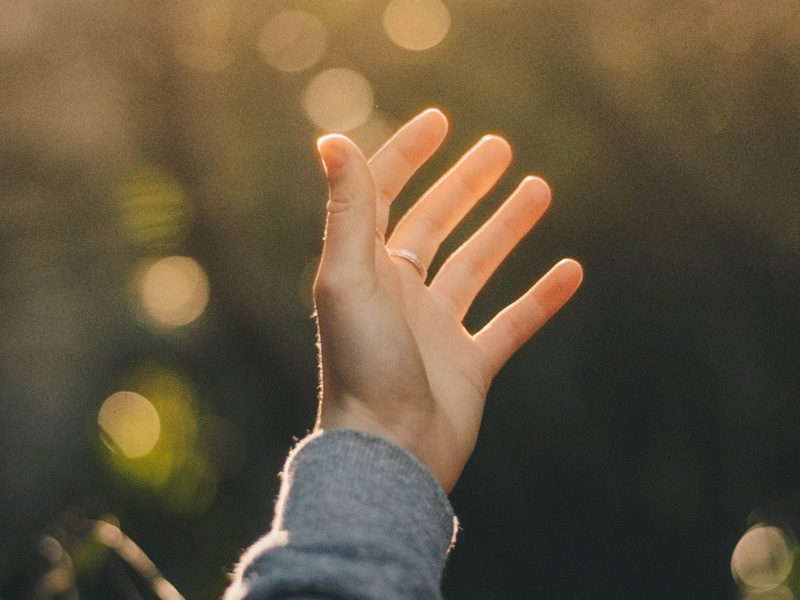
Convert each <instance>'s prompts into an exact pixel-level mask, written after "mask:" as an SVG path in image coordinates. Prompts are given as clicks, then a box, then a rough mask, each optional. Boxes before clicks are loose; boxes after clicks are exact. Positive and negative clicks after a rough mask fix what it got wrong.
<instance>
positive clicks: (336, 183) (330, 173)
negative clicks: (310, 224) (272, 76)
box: [315, 134, 375, 289]
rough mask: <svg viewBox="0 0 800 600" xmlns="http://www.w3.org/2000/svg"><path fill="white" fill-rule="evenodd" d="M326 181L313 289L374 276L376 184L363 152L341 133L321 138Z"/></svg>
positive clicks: (320, 150) (359, 281)
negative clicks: (324, 213)
mask: <svg viewBox="0 0 800 600" xmlns="http://www.w3.org/2000/svg"><path fill="white" fill-rule="evenodd" d="M317 149H318V151H319V155H320V158H321V159H322V163H323V166H324V168H325V175H326V178H327V180H328V203H327V213H328V214H327V223H326V226H325V244H324V246H323V249H322V258H321V260H320V268H319V272H318V274H317V282H316V283H315V288H317V289H318V288H320V287H330V286H331V285H337V286H348V285H357V284H360V283H365V282H369V281H371V280H372V278H373V277H374V260H375V186H374V183H373V181H372V175H371V173H370V170H369V166H368V165H367V161H366V159H365V158H364V155H363V154H361V151H360V150H359V149H358V147H357V146H356V145H355V144H354V143H353V142H352V141H350V140H349V139H348V138H346V137H345V136H343V135H338V134H332V135H326V136H323V137H321V138H320V139H319V140H317Z"/></svg>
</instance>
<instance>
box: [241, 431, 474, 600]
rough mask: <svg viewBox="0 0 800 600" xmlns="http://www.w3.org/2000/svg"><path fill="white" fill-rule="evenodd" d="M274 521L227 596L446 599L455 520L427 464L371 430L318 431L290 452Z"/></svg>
mask: <svg viewBox="0 0 800 600" xmlns="http://www.w3.org/2000/svg"><path fill="white" fill-rule="evenodd" d="M281 478H282V484H281V490H280V493H279V495H278V501H277V503H276V506H275V518H274V521H273V523H272V529H271V531H270V532H269V533H268V534H267V535H266V536H264V537H263V538H261V539H260V540H259V541H258V542H256V543H255V544H254V545H253V546H252V547H251V548H250V549H248V550H247V551H246V552H245V553H244V555H243V556H242V559H241V561H240V563H239V565H238V566H237V568H236V571H235V573H234V580H233V583H232V584H231V586H230V588H229V589H228V591H227V592H226V594H225V600H244V599H246V600H267V599H280V598H283V599H288V598H291V599H293V600H322V599H328V600H330V599H339V600H351V599H365V600H366V599H376V600H377V599H381V600H395V599H397V600H401V599H412V598H414V599H425V600H428V599H440V598H441V597H442V596H441V591H440V587H441V576H442V571H443V569H444V564H445V560H446V557H447V553H448V551H449V549H450V547H451V546H452V544H453V543H454V541H455V534H456V531H457V529H458V521H457V520H456V518H455V516H454V514H453V510H452V507H451V506H450V503H449V501H448V500H447V496H446V495H445V493H444V491H443V490H442V488H441V487H440V486H439V484H438V482H437V481H436V480H435V479H434V477H433V475H432V474H431V473H430V471H428V469H427V468H426V467H425V466H424V465H423V464H422V463H420V462H419V461H418V460H417V459H416V458H414V457H413V456H411V455H410V454H409V453H407V452H406V451H405V450H403V449H401V448H399V447H397V446H395V445H394V444H391V443H390V442H388V441H386V440H384V439H383V438H380V437H376V436H372V435H369V434H367V433H364V432H360V431H355V430H345V429H332V430H328V431H323V432H317V433H314V434H312V435H310V436H308V437H306V438H305V439H304V440H302V441H301V442H300V443H299V444H298V445H297V446H296V447H295V448H294V449H293V450H292V452H291V453H290V454H289V457H288V459H287V461H286V464H285V466H284V470H283V472H282V474H281Z"/></svg>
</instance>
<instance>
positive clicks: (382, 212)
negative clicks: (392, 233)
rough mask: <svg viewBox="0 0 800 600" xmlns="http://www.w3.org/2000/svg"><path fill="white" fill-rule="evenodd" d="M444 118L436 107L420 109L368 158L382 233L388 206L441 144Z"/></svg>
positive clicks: (445, 118) (443, 136) (445, 129)
mask: <svg viewBox="0 0 800 600" xmlns="http://www.w3.org/2000/svg"><path fill="white" fill-rule="evenodd" d="M447 127H448V123H447V117H445V116H444V113H442V111H440V110H439V109H436V108H429V109H427V110H424V111H422V112H421V113H420V114H418V115H417V116H416V117H414V118H413V119H411V120H410V121H409V122H408V123H406V124H405V125H403V126H402V127H401V128H400V129H399V130H398V131H397V133H395V134H394V135H393V136H392V137H391V138H390V139H389V141H388V142H386V143H385V144H384V145H383V146H382V147H381V148H380V150H378V151H377V152H376V153H375V154H374V155H373V157H372V158H370V160H369V167H370V171H372V177H373V179H374V181H375V190H376V192H377V194H378V203H377V207H376V210H377V214H376V217H377V220H376V229H377V230H378V231H379V232H380V233H381V234H384V233H385V232H386V227H387V225H388V223H389V207H390V206H391V204H392V202H393V201H394V199H395V198H396V197H397V195H398V194H399V193H400V191H401V190H402V189H403V187H404V186H405V184H406V183H407V182H408V180H409V179H411V176H412V175H414V173H416V172H417V170H418V169H419V168H420V167H421V166H422V165H423V164H424V163H425V161H426V160H428V158H430V156H431V155H432V154H433V153H434V152H435V151H436V149H437V148H438V147H439V146H440V145H441V144H442V141H444V138H445V136H446V135H447Z"/></svg>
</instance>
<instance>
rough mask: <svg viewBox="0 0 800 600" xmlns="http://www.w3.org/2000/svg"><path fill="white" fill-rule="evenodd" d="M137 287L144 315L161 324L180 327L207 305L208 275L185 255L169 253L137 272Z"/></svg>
mask: <svg viewBox="0 0 800 600" xmlns="http://www.w3.org/2000/svg"><path fill="white" fill-rule="evenodd" d="M137 291H138V294H139V300H140V303H141V306H142V308H143V309H144V310H145V312H146V313H147V316H148V317H149V318H150V319H151V320H152V321H153V322H154V323H155V324H157V325H160V326H163V327H180V326H181V325H187V324H189V323H191V322H192V321H194V320H195V319H197V318H198V317H199V316H200V315H201V314H203V311H204V310H205V309H206V306H207V305H208V299H209V294H210V288H209V283H208V276H207V275H206V273H205V271H204V270H203V268H202V267H201V266H200V264H199V263H198V262H197V261H196V260H194V259H193V258H189V257H188V256H168V257H166V258H162V259H161V260H159V261H157V262H155V263H153V264H151V265H149V266H147V267H146V268H145V269H144V271H143V272H142V273H141V274H139V276H138V281H137Z"/></svg>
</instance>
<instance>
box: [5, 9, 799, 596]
mask: <svg viewBox="0 0 800 600" xmlns="http://www.w3.org/2000/svg"><path fill="white" fill-rule="evenodd" d="M431 105H434V106H439V107H442V108H443V109H444V110H445V111H446V112H447V114H448V115H449V116H450V119H451V124H452V128H451V133H450V136H449V139H448V141H447V142H446V144H445V147H444V149H443V150H442V151H441V152H440V153H439V154H438V155H437V156H436V157H435V158H434V159H433V160H432V161H431V162H430V164H429V165H428V166H426V167H425V168H424V169H423V170H422V171H421V173H420V174H419V176H418V177H417V178H415V179H414V180H413V181H412V183H411V184H410V185H409V186H408V189H407V190H406V191H405V192H404V194H403V196H402V197H401V198H400V199H399V200H398V201H397V207H398V209H397V210H398V212H402V210H403V209H404V208H406V207H408V206H409V205H410V204H411V203H412V202H413V200H414V199H415V197H417V196H418V194H419V193H420V192H421V191H423V190H424V189H425V188H426V187H427V186H428V185H430V184H431V183H432V182H433V181H435V179H436V178H437V177H438V175H439V174H441V172H442V171H443V169H445V168H446V167H447V166H448V165H449V164H451V163H452V162H453V161H454V160H455V159H457V157H458V156H459V155H460V153H461V152H463V151H464V150H466V149H467V148H468V147H469V145H470V144H471V143H472V142H474V141H475V140H476V139H478V138H479V137H480V136H481V135H483V134H484V133H486V132H498V133H502V134H504V135H505V136H506V137H507V138H508V139H509V141H510V142H511V143H512V145H513V146H514V148H515V151H516V159H515V162H514V164H513V165H512V168H511V169H510V172H509V175H508V177H506V178H505V179H504V180H503V182H502V183H501V184H500V185H499V186H498V187H497V189H496V190H495V192H494V193H492V194H491V195H490V196H489V197H487V198H486V200H485V201H484V202H483V203H482V204H481V206H480V207H479V208H478V209H476V211H475V212H474V214H473V215H472V216H471V217H469V218H468V219H467V220H466V222H465V223H464V224H463V227H461V228H460V229H459V230H457V232H456V234H455V235H454V236H453V239H452V240H451V241H450V242H449V243H448V245H447V246H446V247H445V248H444V249H443V254H445V255H446V253H447V251H449V250H452V249H453V248H455V247H457V245H458V244H459V243H460V242H462V241H463V240H464V239H465V238H466V236H467V235H468V234H469V233H470V231H472V230H473V229H474V228H475V226H476V224H478V223H480V222H481V221H482V220H483V219H484V218H485V217H486V216H487V215H488V214H490V213H491V211H492V210H493V209H494V208H496V207H497V205H498V204H499V202H500V201H501V200H502V198H503V197H504V195H505V194H506V193H508V192H509V191H510V190H511V189H513V187H514V186H515V185H516V183H517V182H518V181H519V180H520V179H521V178H522V177H523V176H524V175H526V174H529V173H535V174H539V175H542V176H543V177H545V178H546V179H547V180H548V181H549V182H550V183H551V185H552V187H553V189H554V201H553V206H552V208H551V210H550V212H549V214H548V215H547V216H546V217H545V219H544V220H543V221H542V222H541V224H540V225H539V226H538V227H537V229H536V231H535V232H534V234H533V235H532V236H531V237H530V238H529V239H527V240H526V241H524V242H523V244H522V245H521V246H520V247H519V248H518V250H517V251H515V253H514V254H513V255H512V256H511V257H510V259H509V260H508V261H507V263H506V264H505V266H504V267H503V268H502V270H501V271H500V272H499V273H498V274H497V276H496V277H495V278H494V280H493V281H492V282H491V284H490V285H489V286H488V287H487V289H486V290H485V293H484V294H483V295H482V296H481V297H480V299H479V300H478V302H477V303H476V305H475V307H474V310H473V311H472V312H471V314H470V315H469V317H468V319H467V324H468V326H469V327H470V328H472V329H475V328H476V327H479V326H480V325H481V324H482V323H484V322H485V321H486V320H487V319H488V318H489V317H490V316H491V315H492V314H494V312H495V311H497V310H498V309H500V308H501V307H502V306H504V305H505V304H506V303H508V302H509V301H511V300H512V299H514V298H515V297H516V296H517V295H519V294H520V293H521V292H522V291H523V290H524V289H526V288H527V286H528V285H529V284H530V283H531V281H533V280H534V279H535V278H537V277H538V276H540V275H541V274H542V273H543V272H544V271H545V270H546V269H547V268H548V267H549V266H550V265H551V264H552V263H553V262H555V261H556V260H557V259H558V258H560V257H562V256H574V257H576V258H579V259H580V260H581V261H582V262H583V264H584V266H585V270H586V280H585V283H584V285H583V288H582V289H581V291H580V292H579V294H578V296H577V297H576V298H575V299H574V300H573V301H572V302H571V303H570V304H569V305H568V306H567V308H566V309H565V310H564V311H563V313H562V314H559V315H558V317H557V318H556V319H555V320H554V321H553V322H552V323H550V324H549V325H548V326H547V327H546V328H545V329H544V330H542V331H541V332H540V333H539V334H537V336H536V337H535V339H534V340H533V341H532V342H531V343H529V344H528V345H527V346H526V347H525V348H524V349H523V350H522V351H521V352H519V353H518V354H517V355H516V356H515V357H514V358H513V359H512V361H511V362H510V363H509V364H508V366H507V367H506V368H505V370H504V371H502V373H501V374H500V375H499V377H498V378H497V380H496V381H495V385H494V387H493V388H492V390H491V392H490V397H489V402H488V405H487V410H486V415H485V419H484V423H483V427H482V431H481V437H480V440H479V443H478V447H477V450H476V452H475V454H474V456H473V458H472V460H471V462H470V463H469V465H468V466H467V469H466V471H465V472H464V475H463V478H462V480H461V481H460V483H459V484H458V486H457V487H456V489H455V490H454V492H453V494H452V501H453V504H454V506H455V509H456V512H457V513H458V514H459V516H460V518H461V523H462V526H463V531H462V532H461V535H460V541H459V543H458V545H457V547H456V549H455V551H454V553H453V554H452V555H451V559H450V561H449V563H448V567H447V570H446V573H445V580H444V590H445V595H446V597H447V598H452V599H461V598H464V599H472V598H475V599H501V600H502V599H526V598H609V599H611V598H614V599H620V598H626V599H627V598H653V599H660V598H663V599H674V598H702V599H717V598H740V597H741V598H748V599H751V600H752V599H755V598H761V599H766V598H769V599H773V600H774V599H778V600H791V599H793V598H795V597H799V598H800V581H799V580H800V568H795V565H794V563H795V562H796V560H795V559H796V557H797V554H798V551H797V547H796V538H795V535H800V528H798V527H797V524H798V522H800V501H798V499H797V497H796V496H795V495H794V493H795V492H800V471H799V470H798V469H799V468H800V335H798V334H799V333H800V168H798V167H799V166H800V0H760V1H759V2H749V1H746V0H619V1H617V2H604V1H601V0H558V1H556V0H527V1H524V2H523V1H521V0H471V1H467V0H446V1H445V2H444V3H442V2H441V1H439V0H391V1H388V0H383V1H378V0H348V1H347V2H331V1H322V0H316V1H314V0H305V1H304V0H297V1H291V2H290V1H269V0H266V1H265V0H261V1H255V0H179V1H177V2H157V1H153V0H143V1H140V2H112V3H109V2H98V1H94V0H84V1H82V2H67V3H65V2H55V1H52V0H0V136H1V137H0V139H2V145H1V146H0V532H1V533H2V539H1V540H0V577H2V579H0V586H2V588H1V589H2V591H1V592H0V597H2V598H4V599H5V598H9V599H11V598H14V599H16V598H77V597H80V598H139V597H162V598H172V597H176V595H175V594H176V593H177V592H175V590H176V589H177V590H178V591H179V592H180V593H181V594H183V595H184V596H185V597H187V598H200V599H205V598H216V597H219V595H220V594H221V593H222V590H223V589H224V587H225V585H226V581H227V575H226V574H227V573H228V572H229V570H230V569H231V568H232V565H233V563H234V561H235V560H236V558H237V557H238V555H239V553H240V551H241V550H242V548H244V547H245V546H247V545H248V544H250V543H251V542H252V541H254V540H255V539H256V538H257V537H258V536H259V535H260V534H261V533H263V532H264V531H265V530H266V528H267V526H268V524H269V520H270V518H271V508H272V503H273V499H274V496H275V493H276V489H277V478H276V474H277V472H278V471H279V469H280V466H281V464H282V460H283V458H284V456H285V454H286V452H287V449H288V448H289V447H290V446H291V444H292V443H293V440H294V439H295V438H296V437H301V436H303V435H304V433H305V432H306V431H307V430H308V428H309V427H310V426H311V424H312V422H313V416H314V411H315V403H316V400H315V395H316V367H315V350H314V325H313V322H312V320H311V318H310V315H311V311H312V306H311V302H310V283H311V280H312V278H313V274H314V269H315V266H316V261H317V257H318V254H319V251H320V247H321V229H322V224H323V209H324V193H325V190H324V186H323V183H322V179H321V177H320V175H319V168H318V164H317V160H316V158H315V155H314V153H313V151H312V141H313V139H314V137H315V136H317V135H319V134H320V133H322V132H324V131H331V130H337V131H346V132H348V133H349V134H350V135H352V136H353V137H354V139H356V140H357V141H358V143H359V144H360V145H361V146H362V147H363V148H364V150H365V152H367V153H369V152H372V151H374V150H375V149H376V148H377V147H379V146H380V144H381V143H382V142H383V141H385V139H386V138H387V137H388V136H389V134H390V132H392V131H393V130H394V128H395V127H397V126H398V125H399V124H400V123H402V122H403V121H404V120H406V119H407V118H409V117H411V116H412V115H414V114H415V113H416V112H417V111H419V110H421V109H423V108H425V107H427V106H431ZM395 217H396V215H395ZM434 268H435V265H434ZM123 532H124V533H123ZM128 536H129V537H128ZM734 550H735V552H734ZM147 557H149V559H148V558H147ZM150 561H152V562H150ZM159 572H160V573H161V575H163V578H162V576H161V575H159ZM164 578H165V579H164ZM167 580H168V581H169V582H170V583H169V584H168V583H166V581H167ZM172 586H174V588H173V587H172Z"/></svg>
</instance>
